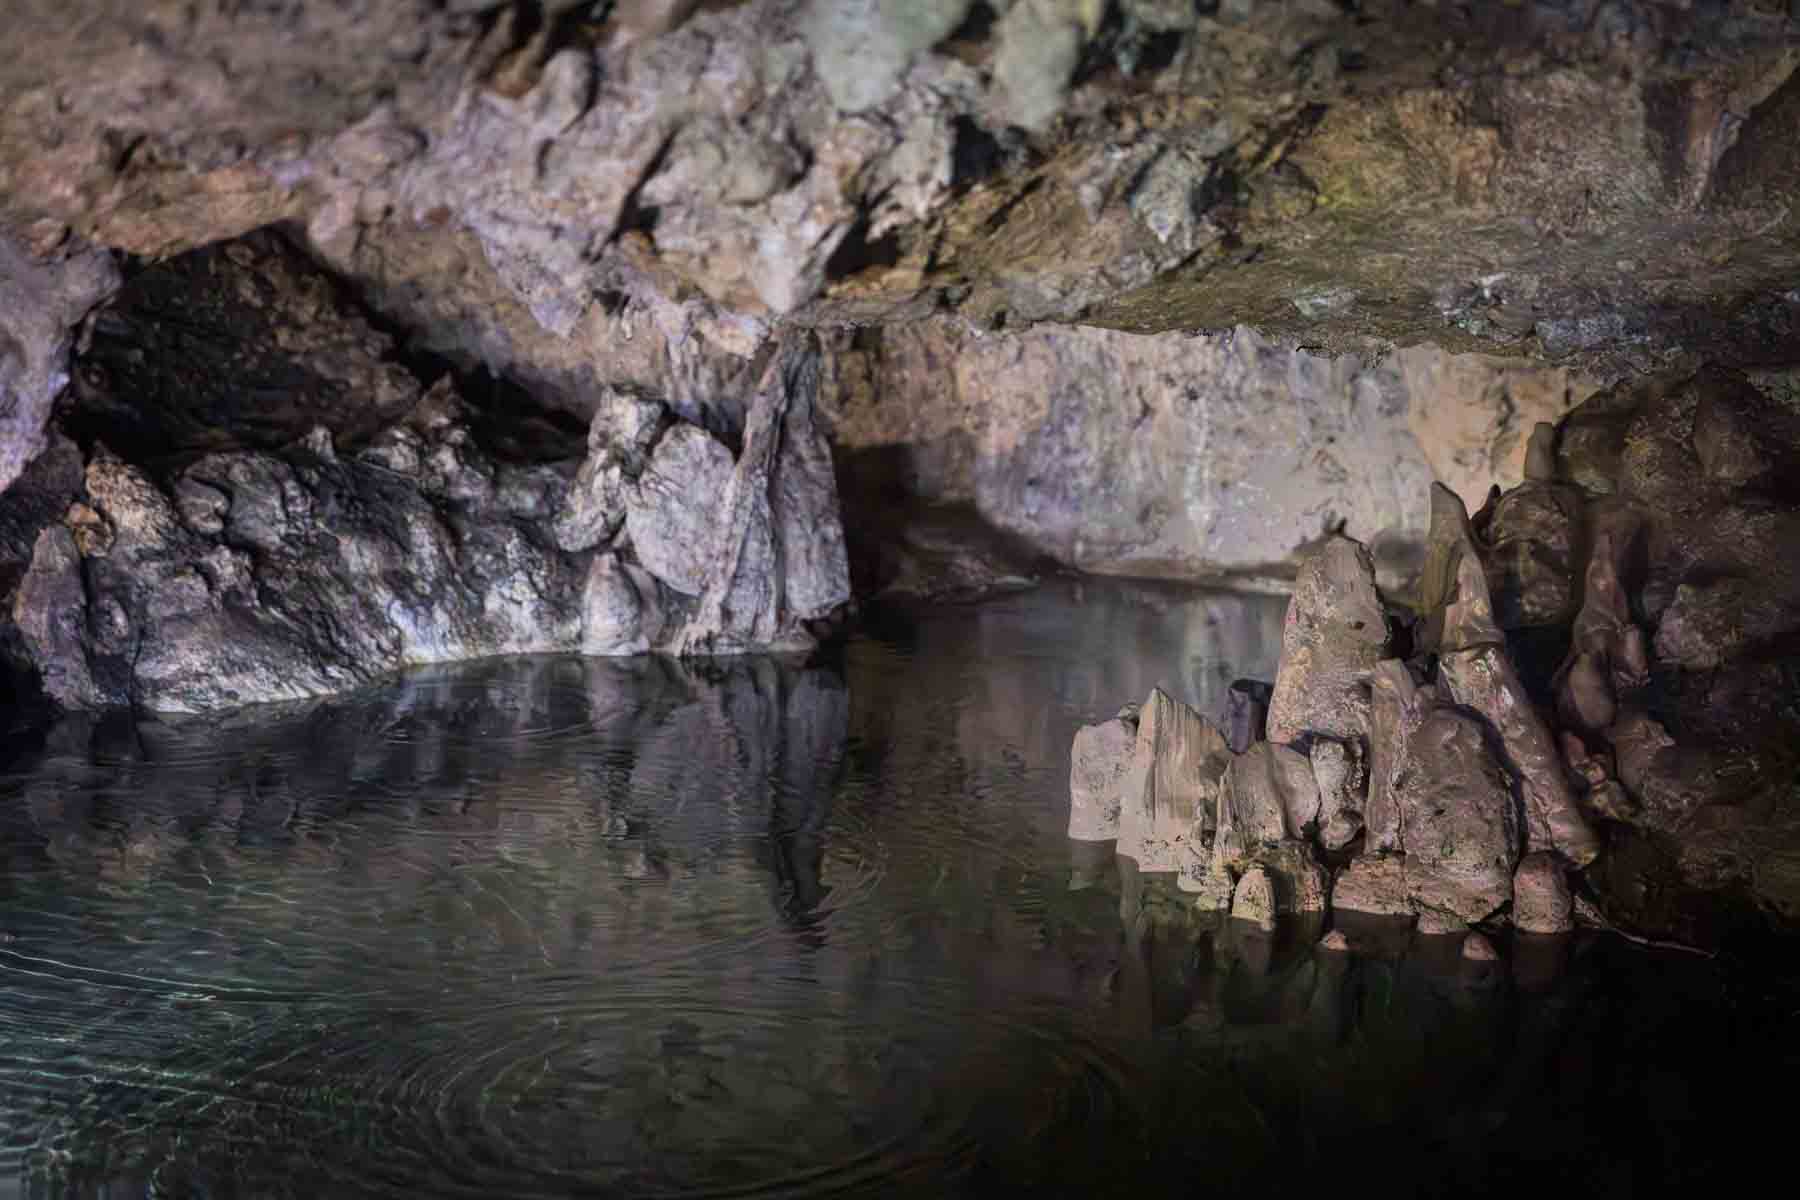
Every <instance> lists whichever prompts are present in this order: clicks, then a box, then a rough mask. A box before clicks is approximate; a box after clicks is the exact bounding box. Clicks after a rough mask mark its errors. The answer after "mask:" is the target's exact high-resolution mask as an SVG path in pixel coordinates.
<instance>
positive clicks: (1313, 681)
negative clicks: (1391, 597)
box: [1268, 536, 1387, 742]
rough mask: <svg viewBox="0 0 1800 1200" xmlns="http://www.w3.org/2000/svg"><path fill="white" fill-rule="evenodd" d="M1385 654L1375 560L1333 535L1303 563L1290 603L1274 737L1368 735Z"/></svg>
mask: <svg viewBox="0 0 1800 1200" xmlns="http://www.w3.org/2000/svg"><path fill="white" fill-rule="evenodd" d="M1386 649H1387V618H1386V616H1385V614H1384V613H1383V612H1382V608H1381V598H1380V596H1379V595H1378V594H1377V593H1376V590H1375V564H1374V562H1373V561H1372V560H1371V559H1370V558H1369V554H1368V551H1366V550H1364V549H1363V547H1362V546H1361V545H1360V544H1359V543H1357V542H1354V541H1351V540H1350V539H1349V538H1346V537H1341V536H1333V537H1330V538H1327V539H1326V540H1325V542H1324V543H1323V544H1321V545H1320V546H1319V547H1318V548H1316V549H1315V550H1313V551H1312V552H1311V554H1309V555H1308V556H1307V558H1306V560H1305V561H1304V562H1303V563H1302V564H1301V567H1300V574H1299V577H1298V578H1297V579H1296V580H1295V583H1294V595H1293V599H1292V600H1290V601H1289V603H1288V610H1287V618H1286V624H1285V625H1284V627H1283V630H1282V639H1281V667H1280V670H1279V671H1278V672H1277V674H1276V677H1275V692H1274V695H1273V697H1272V698H1271V699H1270V701H1269V720H1268V734H1269V740H1270V741H1271V742H1292V741H1295V740H1297V739H1298V738H1299V737H1300V736H1301V735H1302V734H1305V733H1314V734H1324V735H1326V736H1329V737H1336V738H1353V737H1361V736H1363V735H1364V734H1366V733H1367V732H1368V726H1369V702H1368V698H1367V695H1366V688H1367V685H1368V679H1369V672H1370V671H1371V670H1372V669H1373V668H1374V666H1375V664H1376V663H1377V662H1379V661H1381V658H1382V655H1383V654H1384V653H1385V652H1386Z"/></svg>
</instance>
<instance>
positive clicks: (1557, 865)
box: [1512, 851, 1575, 933]
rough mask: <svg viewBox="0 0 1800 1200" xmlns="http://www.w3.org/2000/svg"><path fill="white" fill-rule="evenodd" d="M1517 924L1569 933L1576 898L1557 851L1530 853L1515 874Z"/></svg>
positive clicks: (1514, 915) (1529, 929)
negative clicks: (1554, 852)
mask: <svg viewBox="0 0 1800 1200" xmlns="http://www.w3.org/2000/svg"><path fill="white" fill-rule="evenodd" d="M1512 919H1513V925H1514V926H1515V927H1516V928H1518V929H1521V930H1523V931H1524V932H1526V933H1568V932H1569V931H1570V930H1572V929H1574V928H1575V918H1574V901H1573V899H1572V898H1571V897H1570V894H1569V881H1568V879H1567V878H1566V877H1565V876H1564V874H1563V864H1562V863H1561V861H1559V860H1558V859H1557V857H1556V856H1555V855H1553V854H1546V853H1543V852H1541V851H1540V852H1536V853H1532V854H1527V855H1526V856H1525V857H1524V858H1523V859H1522V860H1520V862H1519V869H1518V871H1517V872H1515V873H1514V875H1513V907H1512Z"/></svg>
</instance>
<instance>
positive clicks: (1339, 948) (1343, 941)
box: [1319, 929, 1350, 954]
mask: <svg viewBox="0 0 1800 1200" xmlns="http://www.w3.org/2000/svg"><path fill="white" fill-rule="evenodd" d="M1319 949H1321V950H1326V951H1329V952H1331V953H1333V954H1346V953H1348V952H1349V950H1350V939H1349V938H1347V937H1345V936H1344V931H1343V930H1341V929H1333V930H1332V931H1331V932H1330V933H1328V934H1326V935H1325V936H1324V937H1322V938H1320V939H1319Z"/></svg>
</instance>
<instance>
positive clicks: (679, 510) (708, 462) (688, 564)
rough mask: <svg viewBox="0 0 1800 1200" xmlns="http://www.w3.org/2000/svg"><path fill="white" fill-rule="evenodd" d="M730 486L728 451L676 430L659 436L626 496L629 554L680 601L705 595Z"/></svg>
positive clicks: (689, 430)
mask: <svg viewBox="0 0 1800 1200" xmlns="http://www.w3.org/2000/svg"><path fill="white" fill-rule="evenodd" d="M583 469H584V470H585V469H586V468H585V465H584V468H583ZM732 480H733V464H732V460H731V451H729V450H727V449H726V448H725V447H724V446H723V445H722V444H720V442H719V440H718V439H717V438H715V437H713V436H712V435H711V434H710V433H708V432H706V431H705V430H704V429H701V428H699V427H697V426H694V425H687V424H681V425H677V426H675V427H674V428H673V429H671V430H669V432H668V433H666V434H664V435H663V439H662V441H661V442H659V443H657V447H656V453H655V454H654V455H653V456H652V457H651V459H650V463H649V466H648V467H646V468H645V470H644V474H643V478H641V479H639V480H638V481H637V486H636V487H635V488H633V489H632V490H631V494H630V500H629V502H628V508H627V514H626V518H625V532H626V535H627V536H628V537H630V539H631V545H632V549H633V550H634V551H635V552H636V554H637V557H638V561H639V562H641V563H643V564H644V566H645V567H646V568H648V569H649V571H650V573H651V574H652V575H654V576H656V577H657V578H658V579H660V580H662V581H663V583H665V584H667V585H668V586H669V587H671V588H673V589H674V590H675V591H677V592H680V593H681V594H683V595H684V596H698V595H700V593H701V592H702V591H704V590H705V589H706V586H707V581H708V578H709V572H710V571H711V570H712V568H713V566H714V563H715V557H714V556H715V554H716V552H717V551H716V548H717V545H718V536H719V532H720V530H719V526H718V519H719V513H720V509H721V506H722V505H723V503H724V501H725V497H726V493H727V491H728V490H729V488H730V487H731V486H732Z"/></svg>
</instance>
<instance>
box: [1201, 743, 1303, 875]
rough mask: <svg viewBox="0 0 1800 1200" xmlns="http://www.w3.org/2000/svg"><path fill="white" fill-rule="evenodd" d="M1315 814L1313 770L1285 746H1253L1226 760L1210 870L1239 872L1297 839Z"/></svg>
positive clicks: (1301, 757) (1264, 744)
mask: <svg viewBox="0 0 1800 1200" xmlns="http://www.w3.org/2000/svg"><path fill="white" fill-rule="evenodd" d="M1318 809H1319V791H1318V784H1317V783H1315V782H1314V780H1313V776H1312V764H1311V763H1310V762H1308V761H1307V759H1306V758H1305V757H1304V756H1302V755H1301V754H1300V753H1299V752H1297V751H1295V750H1291V749H1289V748H1288V747H1286V746H1275V745H1271V744H1270V743H1268V742H1258V743H1256V744H1255V745H1254V746H1252V747H1250V749H1249V751H1248V752H1246V753H1244V754H1240V755H1237V756H1235V757H1234V758H1233V759H1232V760H1231V766H1230V769H1229V770H1228V771H1227V772H1226V775H1225V784H1224V786H1223V787H1222V788H1220V789H1219V793H1218V819H1217V825H1216V831H1215V834H1214V838H1213V868H1214V870H1226V871H1238V870H1241V869H1243V867H1244V865H1245V864H1246V863H1248V862H1250V861H1252V860H1254V859H1255V858H1256V857H1257V856H1258V855H1259V854H1260V853H1261V852H1262V851H1263V849H1264V848H1265V847H1268V846H1272V845H1275V844H1277V843H1279V842H1280V841H1282V839H1284V838H1286V837H1290V836H1291V837H1299V836H1300V833H1301V828H1302V826H1303V824H1305V823H1310V822H1311V821H1313V820H1316V819H1317V816H1318Z"/></svg>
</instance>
